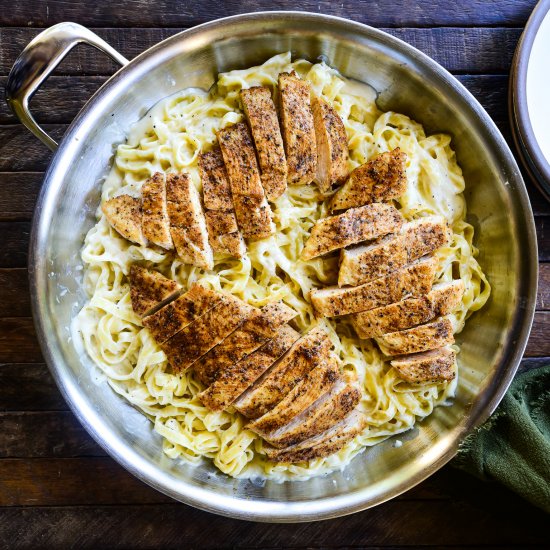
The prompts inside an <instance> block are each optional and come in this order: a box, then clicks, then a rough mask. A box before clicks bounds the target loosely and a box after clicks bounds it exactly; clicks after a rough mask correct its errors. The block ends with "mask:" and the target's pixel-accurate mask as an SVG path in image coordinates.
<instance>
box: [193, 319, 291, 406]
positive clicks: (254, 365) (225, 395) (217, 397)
mask: <svg viewBox="0 0 550 550" xmlns="http://www.w3.org/2000/svg"><path fill="white" fill-rule="evenodd" d="M298 338H300V334H299V333H298V332H296V331H295V330H294V329H293V328H292V327H290V326H289V325H283V326H282V327H281V328H280V329H279V331H278V332H277V334H276V335H275V337H274V338H273V339H272V340H269V341H268V342H267V343H266V344H264V345H263V346H262V347H261V348H259V349H258V350H256V351H255V352H254V353H251V354H250V355H247V356H246V357H244V358H243V359H241V361H239V362H238V363H234V364H233V365H231V366H230V367H228V368H226V369H224V370H223V371H220V372H218V373H216V378H215V380H214V378H206V376H205V373H202V375H201V374H199V376H198V378H199V380H200V381H201V382H202V383H203V384H205V385H207V386H208V388H207V389H206V390H204V391H203V392H202V393H200V394H199V398H200V399H201V401H202V402H203V404H204V405H205V406H206V407H208V408H209V409H211V410H213V411H220V410H223V409H226V408H227V407H229V405H231V404H232V403H233V402H234V401H235V400H236V399H237V398H238V397H239V396H240V395H241V394H242V393H243V392H244V391H245V390H246V389H247V388H249V387H250V386H251V385H252V384H254V382H256V380H258V378H260V376H262V374H263V373H264V372H265V371H266V370H267V369H269V367H271V365H273V363H275V361H277V359H279V357H281V356H282V355H283V354H284V353H286V352H287V351H288V350H289V349H290V347H291V346H292V344H293V343H294V342H295V341H296V340H298Z"/></svg>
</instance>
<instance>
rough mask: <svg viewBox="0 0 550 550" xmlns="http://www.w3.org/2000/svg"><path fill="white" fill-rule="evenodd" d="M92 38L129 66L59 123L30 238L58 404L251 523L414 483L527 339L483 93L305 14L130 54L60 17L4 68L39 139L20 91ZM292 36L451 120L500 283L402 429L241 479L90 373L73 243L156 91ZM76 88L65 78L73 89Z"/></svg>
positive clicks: (501, 171) (524, 212) (163, 478)
mask: <svg viewBox="0 0 550 550" xmlns="http://www.w3.org/2000/svg"><path fill="white" fill-rule="evenodd" d="M80 42H84V43H87V44H91V45H93V46H95V47H97V48H99V49H101V50H103V51H104V52H105V53H107V54H108V55H110V56H111V57H112V58H113V59H115V60H116V61H118V62H119V63H120V64H121V65H122V66H123V67H122V68H121V70H120V71H118V72H117V73H116V74H115V75H114V76H113V77H112V78H111V79H110V80H109V81H108V82H106V83H105V84H104V85H103V86H102V87H101V89H100V90H99V91H98V92H97V93H96V94H95V95H94V96H93V97H92V98H91V99H90V101H89V102H88V103H87V104H86V106H85V107H84V108H83V109H82V111H81V112H80V113H79V115H78V116H77V117H76V119H75V120H74V122H73V123H72V124H71V126H70V127H69V129H68V130H67V132H66V134H65V136H64V137H63V139H62V141H61V143H60V144H59V147H58V148H57V151H56V153H55V155H54V158H53V160H52V162H51V164H50V166H49V168H48V171H47V173H46V175H45V178H44V183H43V187H42V192H41V195H40V198H39V200H38V204H37V207H36V213H35V218H34V223H33V231H32V238H31V254H30V260H29V262H30V263H29V271H30V281H31V292H32V302H33V311H34V317H35V322H36V327H37V332H38V335H39V338H40V342H41V345H42V350H43V353H44V356H45V359H46V361H47V363H48V365H49V367H50V369H51V371H52V374H53V376H54V377H55V380H56V382H57V384H58V385H59V387H60V389H61V391H62V392H63V395H64V396H65V398H66V400H67V402H68V403H69V404H70V406H71V407H72V409H73V410H74V412H75V414H76V415H77V416H78V418H79V419H80V421H81V422H82V424H83V425H84V426H85V428H86V429H87V430H88V431H89V432H90V434H91V435H92V436H93V437H94V438H95V439H96V440H97V441H98V442H99V443H100V444H101V445H102V446H103V447H104V448H105V449H106V450H107V452H109V454H110V455H111V456H113V457H114V458H115V459H116V460H117V461H119V462H120V463H121V464H122V465H123V466H124V467H126V468H127V469H128V470H129V471H131V472H132V473H134V474H135V475H136V476H138V477H139V478H140V479H142V480H143V481H145V482H146V483H149V484H150V485H152V486H153V487H156V488H157V489H159V490H160V491H162V492H164V493H166V494H168V495H170V496H172V497H174V498H176V499H178V500H181V501H182V502H186V503H188V504H191V505H193V506H196V507H199V508H202V509H204V510H209V511H212V512H216V513H220V514H224V515H227V516H232V517H239V518H244V519H249V520H256V521H280V522H298V521H311V520H319V519H326V518H331V517H336V516H340V515H344V514H349V513H352V512H355V511H358V510H362V509H365V508H368V507H370V506H374V505H376V504H379V503H381V502H384V501H386V500H388V499H390V498H392V497H394V496H396V495H398V494H400V493H402V492H404V491H406V490H407V489H410V488H411V487H413V486H414V485H416V484H417V483H419V482H420V481H422V480H423V479H425V478H426V477H427V476H429V475H430V474H432V473H433V472H435V471H436V470H437V469H438V468H440V467H441V466H442V465H443V464H445V463H446V462H447V461H448V460H449V459H450V458H451V457H452V456H453V455H454V453H455V451H456V448H457V446H458V444H459V442H460V441H461V439H462V438H463V437H464V435H465V434H466V433H467V432H469V431H470V430H471V429H472V428H473V427H474V426H476V425H478V424H479V423H481V422H482V421H483V420H485V419H486V418H487V417H488V415H489V414H490V413H491V412H492V411H493V410H494V409H495V407H496V406H497V404H498V402H499V401H500V399H501V398H502V396H503V395H504V393H505V391H506V388H507V387H508V385H509V383H510V381H511V379H512V378H513V376H514V373H515V371H516V369H517V366H518V363H519V361H520V359H521V356H522V353H523V350H524V348H525V345H526V342H527V338H528V335H529V330H530V327H531V323H532V318H533V313H534V306H535V295H536V286H537V245H536V237H535V228H534V221H533V216H532V212H531V208H530V205H529V202H528V199H527V194H526V190H525V186H524V184H523V181H522V178H521V175H520V173H519V170H518V167H517V165H516V162H515V160H514V158H513V156H512V154H511V152H510V150H509V148H508V146H507V145H506V143H505V141H504V139H503V138H502V135H501V134H500V132H499V131H498V129H497V128H496V126H495V125H494V123H493V122H492V121H491V119H490V118H489V116H488V115H487V114H486V113H485V111H484V110H483V109H482V108H481V106H480V105H479V104H478V103H477V101H476V100H475V99H474V98H473V97H472V96H471V95H470V94H469V93H468V92H467V91H466V89H465V88H464V87H463V86H462V85H461V84H460V83H459V82H457V80H456V79H454V78H453V77H452V76H451V75H450V74H449V73H447V72H446V71H445V70H444V69H443V68H441V67H440V66H439V65H438V64H437V63H435V62H434V61H432V60H431V59H429V58H428V57H426V56H425V55H424V54H422V53H420V52H419V51H417V50H415V49H414V48H412V47H411V46H408V45H407V44H405V43H403V42H401V41H400V40H398V39H395V38H393V37H391V36H389V35H387V34H385V33H383V32H381V31H378V30H376V29H373V28H370V27H367V26H364V25H361V24H358V23H353V22H351V21H347V20H344V19H339V18H335V17H328V16H324V15H318V14H308V13H299V12H268V13H255V14H248V15H240V16H236V17H230V18H227V19H222V20H218V21H214V22H212V23H208V24H205V25H201V26H199V27H196V28H193V29H190V30H188V31H185V32H183V33H181V34H178V35H176V36H174V37H172V38H170V39H168V40H166V41H164V42H162V43H160V44H158V45H156V46H154V47H153V48H150V49H149V50H147V51H146V52H144V53H143V54H141V55H140V56H138V57H137V58H136V59H134V60H132V61H131V62H127V61H126V60H125V59H124V58H123V57H122V56H121V55H120V54H118V53H117V52H116V51H115V50H113V49H112V48H111V47H109V46H108V45H107V44H106V43H105V42H103V41H102V40H101V39H99V38H98V37H97V36H96V35H94V34H93V33H91V32H90V31H88V30H87V29H85V28H83V27H81V26H79V25H75V24H73V23H62V24H60V25H56V26H55V27H52V28H51V29H48V30H47V31H44V33H42V34H41V35H39V36H38V37H37V38H36V39H35V40H33V41H32V42H31V44H29V46H28V47H27V48H26V50H25V51H24V52H23V53H22V54H21V56H20V58H19V59H18V60H17V62H16V64H15V66H14V68H13V70H12V73H11V74H10V77H9V81H8V86H7V97H8V101H9V102H10V105H11V106H12V108H13V109H14V111H15V112H16V114H18V116H19V117H20V118H21V120H22V121H23V122H24V123H25V124H26V125H27V126H28V127H29V129H30V130H31V131H33V132H34V133H35V134H36V135H37V136H38V137H39V138H40V139H42V141H44V143H45V144H46V145H48V146H49V147H50V148H52V149H55V147H56V144H55V142H54V141H53V140H52V139H51V138H50V137H49V136H47V135H46V134H45V133H44V132H43V131H42V130H41V129H40V128H39V127H38V126H37V124H36V123H35V121H34V120H33V119H32V117H31V115H30V113H29V111H28V99H29V97H30V95H32V93H33V92H34V90H35V89H36V88H37V87H38V86H39V85H40V84H41V83H42V81H43V80H44V79H45V78H47V76H48V74H49V73H50V72H51V70H52V69H53V68H54V67H55V66H56V65H57V63H58V62H59V61H60V60H61V59H62V58H63V57H64V55H65V54H66V53H67V51H68V50H69V49H70V48H72V47H73V46H74V45H75V44H77V43H80ZM287 50H291V51H292V52H293V55H294V56H303V57H306V58H308V59H310V60H315V59H318V58H319V56H323V58H324V59H326V60H327V62H328V63H329V64H330V65H332V66H334V67H335V68H337V69H338V70H339V71H340V72H342V73H343V74H344V75H345V76H348V77H350V78H355V79H357V80H360V81H364V82H367V83H369V84H370V85H372V86H373V87H374V88H375V89H376V90H377V91H378V92H379V97H378V103H379V105H380V107H381V108H382V109H385V110H386V109H392V110H397V111H400V112H403V113H406V114H408V115H410V116H411V117H413V118H415V119H416V120H418V121H419V122H421V123H422V124H424V125H425V127H426V129H427V130H428V131H429V132H435V131H442V132H448V133H450V134H451V135H452V136H453V147H454V148H455V150H456V152H457V155H458V160H459V162H460V164H461V166H462V168H463V170H464V175H465V178H466V182H467V186H468V187H467V190H466V198H467V202H468V210H469V219H470V221H471V222H472V223H473V224H474V225H475V227H476V245H477V246H478V248H479V250H480V256H479V260H480V262H481V264H482V266H483V268H484V270H485V272H486V273H487V275H488V277H489V279H490V281H491V283H492V286H493V294H492V297H491V300H490V302H489V303H488V305H487V306H486V307H485V308H484V309H483V310H482V311H480V312H478V313H476V314H475V315H474V316H473V317H472V318H471V319H470V320H469V322H468V324H467V327H466V329H465V330H464V331H463V333H461V334H460V335H459V338H458V340H459V343H460V345H461V348H462V352H461V354H460V359H459V360H460V367H461V374H460V384H459V388H458V394H457V398H456V399H455V402H454V404H453V406H451V407H440V408H438V409H436V411H435V412H434V413H433V414H432V415H431V416H430V417H429V418H428V419H426V421H424V422H422V423H420V424H418V426H417V428H416V429H415V430H413V431H412V432H410V433H409V434H407V435H405V436H402V437H401V438H400V439H401V440H402V441H403V442H404V444H403V445H402V446H401V447H397V446H395V445H394V444H393V443H394V442H393V441H391V440H390V441H388V442H385V443H382V444H381V445H378V446H376V447H374V448H371V449H367V450H366V451H365V452H364V453H362V454H361V455H359V456H358V457H357V458H356V459H355V460H354V461H353V462H352V463H351V464H350V465H349V466H348V467H347V468H346V469H345V470H344V471H343V472H337V473H334V474H332V475H330V476H327V477H322V478H314V479H311V480H309V481H304V482H293V483H284V484H277V483H273V482H267V483H265V484H262V483H253V482H250V481H239V480H233V479H230V478H227V477H225V476H223V475H221V474H220V473H219V472H218V471H217V470H216V469H215V468H214V466H213V465H211V464H209V463H207V462H205V463H204V464H201V465H200V466H198V467H192V466H190V465H187V464H183V463H180V462H177V461H172V460H170V459H168V458H167V457H166V456H164V455H163V453H162V451H161V442H160V437H159V436H158V435H156V434H155V433H154V432H153V431H152V426H151V424H150V422H149V421H148V420H147V419H146V418H145V417H144V416H143V415H141V414H140V413H139V412H138V411H136V410H134V409H133V408H132V407H130V406H129V405H128V404H127V403H126V402H125V401H124V400H122V399H121V398H120V397H118V396H117V395H116V394H115V393H114V392H113V391H112V390H111V389H110V388H109V386H107V384H106V383H105V382H99V383H98V382H97V381H95V380H94V378H93V376H92V373H93V372H94V370H93V368H92V364H91V360H90V359H89V358H88V357H87V356H86V355H85V354H82V353H79V351H78V350H77V349H75V346H74V344H73V342H72V340H71V339H70V332H69V325H70V322H71V319H72V318H73V316H74V314H75V313H76V312H77V311H78V310H79V308H80V307H81V306H82V304H83V303H84V302H85V300H86V296H85V293H84V291H83V288H82V278H81V275H82V264H81V261H80V258H79V252H80V248H81V246H82V242H83V238H84V235H85V233H86V232H87V230H88V229H89V228H90V227H91V226H92V225H93V223H94V212H95V209H96V207H97V205H98V202H99V193H100V179H101V177H102V176H103V175H104V174H105V173H106V171H107V170H108V167H109V162H110V160H111V158H112V154H113V145H114V144H117V143H121V142H123V141H124V139H125V135H126V132H127V131H128V129H129V127H130V125H131V124H132V123H133V122H135V121H136V120H138V119H139V118H140V117H141V116H142V115H143V114H144V113H145V112H146V110H147V109H148V108H150V107H151V106H152V105H154V104H155V103H156V102H157V101H158V100H160V99H162V98H163V97H165V96H167V95H169V94H171V93H173V92H174V91H177V90H178V89H181V88H185V87H189V86H199V87H205V88H208V87H209V86H210V85H211V84H212V82H213V81H214V78H215V75H216V74H217V73H218V72H220V71H225V70H229V69H234V68H244V67H248V66H250V65H253V64H256V63H260V62H262V61H264V60H265V59H267V58H268V57H270V56H272V55H274V54H276V53H279V52H282V51H287ZM68 93H70V91H69V92H68Z"/></svg>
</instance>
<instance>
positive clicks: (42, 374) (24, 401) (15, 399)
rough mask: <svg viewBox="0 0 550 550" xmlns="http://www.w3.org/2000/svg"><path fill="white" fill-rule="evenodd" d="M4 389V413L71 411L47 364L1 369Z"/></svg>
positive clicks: (11, 365)
mask: <svg viewBox="0 0 550 550" xmlns="http://www.w3.org/2000/svg"><path fill="white" fill-rule="evenodd" d="M0 388H2V391H1V392H0V411H1V412H13V411H17V412H21V411H25V412H29V411H41V412H42V411H62V412H66V411H68V410H69V407H68V405H67V403H65V400H64V399H63V397H62V396H61V393H60V392H59V390H58V389H57V386H56V385H55V382H54V381H53V378H52V375H51V374H50V371H49V370H48V367H47V366H46V365H44V364H43V363H35V364H33V363H5V364H2V365H0Z"/></svg>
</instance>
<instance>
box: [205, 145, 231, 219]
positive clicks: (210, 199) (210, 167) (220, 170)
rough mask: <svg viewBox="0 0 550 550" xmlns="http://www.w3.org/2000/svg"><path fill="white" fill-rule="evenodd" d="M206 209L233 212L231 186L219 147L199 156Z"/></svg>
mask: <svg viewBox="0 0 550 550" xmlns="http://www.w3.org/2000/svg"><path fill="white" fill-rule="evenodd" d="M199 174H200V177H201V181H202V195H203V200H204V207H205V208H208V209H209V210H233V198H232V196H231V186H230V184H229V178H228V177H227V171H226V169H225V163H224V161H223V155H222V152H221V149H220V148H219V147H215V148H214V149H212V151H209V152H208V153H201V154H200V155H199Z"/></svg>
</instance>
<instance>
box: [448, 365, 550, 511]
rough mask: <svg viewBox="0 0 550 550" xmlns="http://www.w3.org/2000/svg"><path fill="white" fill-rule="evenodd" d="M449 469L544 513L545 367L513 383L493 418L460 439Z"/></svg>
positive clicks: (549, 383)
mask: <svg viewBox="0 0 550 550" xmlns="http://www.w3.org/2000/svg"><path fill="white" fill-rule="evenodd" d="M452 464H453V466H456V467H458V468H460V469H462V470H465V471H466V472H469V473H470V474H473V475H475V476H477V477H479V478H481V479H483V480H492V481H498V482H499V483H502V484H503V485H505V486H506V487H508V488H509V489H511V490H512V491H515V492H516V493H518V494H519V495H521V496H522V497H523V498H525V499H526V500H528V501H529V502H531V503H532V504H534V505H535V506H538V507H539V508H542V509H543V510H545V511H546V512H549V513H550V365H548V366H546V367H543V368H540V369H536V370H532V371H528V372H525V373H523V374H520V375H518V376H517V377H516V378H515V379H514V381H513V382H512V384H511V386H510V389H509V390H508V393H507V394H506V395H505V396H504V399H503V400H502V402H501V403H500V405H499V406H498V408H497V410H496V411H495V413H494V414H493V416H491V418H489V420H488V421H487V422H486V423H485V424H484V425H483V426H481V427H479V428H478V429H477V430H476V431H474V432H473V433H472V434H470V435H469V436H468V437H467V438H466V439H465V441H464V442H463V443H462V445H461V447H460V449H459V451H458V454H457V457H456V458H455V459H454V460H453V462H452Z"/></svg>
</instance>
